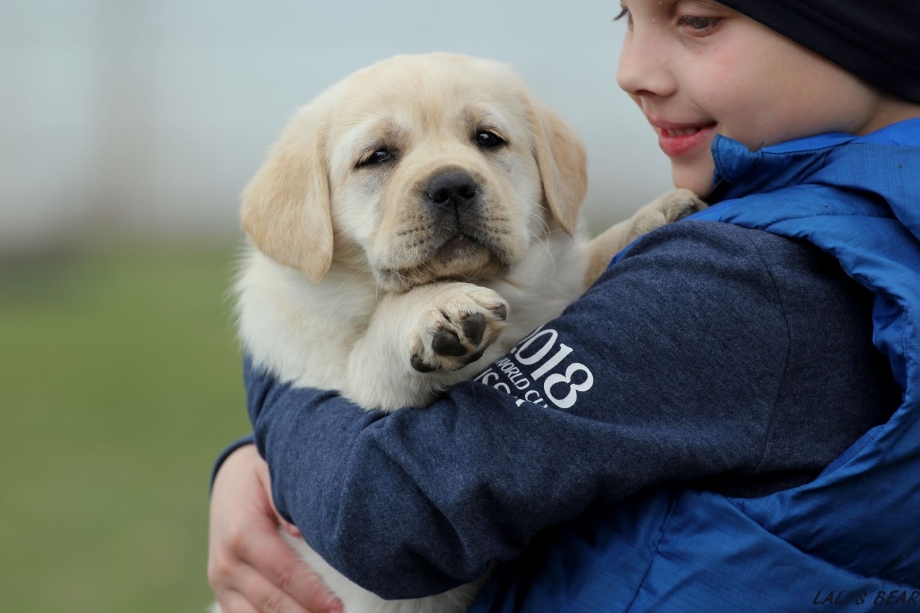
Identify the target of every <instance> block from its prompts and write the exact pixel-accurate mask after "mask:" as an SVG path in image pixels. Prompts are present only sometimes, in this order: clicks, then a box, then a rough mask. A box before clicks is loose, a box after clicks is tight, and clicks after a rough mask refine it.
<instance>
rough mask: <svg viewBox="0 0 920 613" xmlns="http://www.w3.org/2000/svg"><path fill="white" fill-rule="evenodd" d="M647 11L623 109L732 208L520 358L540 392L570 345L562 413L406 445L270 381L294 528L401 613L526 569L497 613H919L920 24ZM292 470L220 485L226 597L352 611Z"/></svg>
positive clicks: (275, 448)
mask: <svg viewBox="0 0 920 613" xmlns="http://www.w3.org/2000/svg"><path fill="white" fill-rule="evenodd" d="M623 9H624V11H623V15H622V16H623V17H625V18H627V20H628V28H629V32H628V34H627V36H626V39H625V43H624V48H623V55H622V59H621V65H620V71H619V74H618V80H619V83H620V85H621V86H622V87H623V89H624V90H626V91H627V93H628V94H629V95H630V96H631V97H632V98H633V99H634V100H635V101H636V103H637V104H638V105H639V106H640V108H641V109H642V111H643V113H644V114H645V115H646V117H647V118H648V120H649V122H650V123H651V125H652V127H653V128H654V129H655V131H656V133H657V134H658V138H659V143H660V144H661V148H662V150H663V151H664V153H665V154H666V155H668V156H669V158H670V159H671V162H672V169H673V178H674V183H675V185H676V186H677V187H687V188H691V189H693V190H695V191H696V192H697V193H699V194H709V196H708V200H709V201H710V203H711V204H712V205H713V206H712V207H711V208H710V209H709V210H707V211H704V212H703V213H701V214H698V215H697V216H694V217H692V218H690V219H689V220H685V221H683V222H680V223H678V224H673V225H671V226H667V227H664V228H662V229H659V230H657V231H655V232H653V233H651V234H649V235H647V236H646V237H644V238H643V239H640V241H637V242H636V243H635V244H634V245H633V246H632V247H631V248H630V249H628V250H627V251H626V253H625V254H622V255H621V256H620V257H619V258H618V259H617V260H616V261H615V263H614V264H613V265H612V266H611V268H610V269H609V270H608V271H607V273H606V274H605V275H604V276H603V277H602V278H601V279H600V280H599V281H598V283H597V284H596V285H595V286H594V287H593V288H592V289H591V290H589V291H588V292H587V293H586V294H585V296H584V297H583V298H582V299H580V300H579V301H578V302H576V303H575V304H574V305H572V307H571V308H569V309H568V310H567V311H566V312H565V313H564V314H563V315H562V316H561V317H560V318H558V319H557V320H554V321H553V322H550V323H549V324H547V326H545V328H544V329H543V330H544V331H545V330H549V331H551V334H550V333H546V334H543V335H542V336H539V335H538V336H537V337H534V338H533V339H530V341H529V342H530V343H531V345H529V346H528V347H527V348H526V350H525V347H524V346H523V344H522V345H521V346H520V349H519V351H518V354H517V356H516V357H515V356H511V357H510V358H509V359H511V360H513V361H515V366H516V368H518V369H519V370H520V371H521V372H523V373H524V375H525V376H530V377H531V378H532V379H536V377H533V376H532V375H534V372H533V371H534V370H535V369H538V368H540V367H541V366H544V365H545V364H544V363H543V362H539V363H536V364H532V365H528V364H525V363H524V362H528V361H529V360H527V359H525V360H524V361H523V362H522V361H521V360H520V359H519V358H520V357H521V354H522V353H524V354H526V355H527V356H528V357H532V356H533V355H534V353H532V352H535V351H536V350H537V349H538V348H540V347H543V346H544V345H545V346H546V347H547V352H548V355H556V353H554V352H555V351H556V349H557V348H559V347H561V344H562V343H564V344H565V345H566V346H567V348H569V349H570V352H569V353H568V354H567V355H568V356H569V357H568V358H567V359H566V360H560V361H559V363H558V364H557V365H556V366H555V367H553V368H550V369H548V370H547V369H546V368H544V370H546V372H545V373H543V374H541V377H543V379H542V381H541V385H542V384H543V383H544V382H545V385H546V387H541V389H544V390H545V391H546V396H547V397H549V398H550V399H551V400H552V399H553V398H557V399H560V400H565V402H564V403H563V404H564V405H565V406H564V407H563V404H558V403H557V404H556V406H554V405H553V403H552V402H547V403H546V405H545V406H541V405H537V404H531V403H529V402H524V403H520V402H519V399H518V398H515V397H514V396H510V395H508V394H506V393H505V392H503V391H499V390H498V389H496V388H495V387H492V386H486V385H483V384H482V383H475V382H471V383H466V384H462V385H458V386H456V387H455V388H454V389H452V390H451V391H450V393H449V394H448V395H447V397H446V398H444V399H443V400H439V401H438V402H437V403H435V405H434V406H432V407H431V408H430V409H427V410H424V411H398V412H396V413H394V414H392V415H390V416H388V417H386V418H384V419H380V418H379V416H374V415H369V414H367V413H364V412H362V411H360V410H359V409H357V408H356V407H354V406H352V405H350V404H349V403H347V402H346V401H344V400H342V399H340V398H337V397H335V396H332V395H330V394H323V393H319V392H315V391H312V390H292V389H290V388H287V387H285V386H279V385H276V384H274V382H272V381H269V380H266V379H264V378H263V377H261V376H260V375H259V374H258V373H255V372H252V371H251V370H250V371H248V372H247V374H246V376H247V389H248V392H249V398H250V415H251V417H252V418H253V423H254V431H255V441H256V443H257V444H258V445H259V449H260V451H261V452H262V454H263V455H265V457H266V458H267V460H268V465H269V466H271V469H272V486H273V488H274V495H275V500H276V501H278V503H279V510H280V512H281V514H282V515H283V516H285V517H289V518H293V519H294V520H295V522H296V524H297V525H298V526H299V527H300V529H301V530H302V531H303V533H304V535H305V536H306V538H307V540H308V541H309V542H310V543H311V545H312V546H313V547H314V548H315V549H316V550H317V551H319V552H320V553H321V554H322V555H323V557H324V558H326V559H327V560H329V561H330V562H332V563H333V565H335V566H337V567H338V568H339V570H341V571H342V572H343V573H345V574H346V575H347V576H349V577H350V578H351V579H353V580H354V581H356V582H357V583H359V584H361V585H364V586H366V587H368V588H369V589H371V590H373V591H375V592H378V593H380V594H381V595H383V596H384V597H389V598H409V597H416V596H421V595H426V594H432V593H437V592H440V591H443V590H446V589H448V588H451V587H454V586H456V585H459V584H461V583H464V582H468V581H471V580H473V579H475V578H476V577H478V576H480V575H481V574H482V573H483V572H484V571H485V569H486V567H487V566H488V564H489V563H491V562H495V561H497V562H499V563H500V564H499V565H498V567H497V569H496V571H495V573H494V574H493V576H492V578H491V579H490V581H489V582H488V583H487V584H486V586H485V587H484V589H483V591H482V593H481V594H480V597H479V598H478V599H477V601H476V603H475V604H474V605H473V607H472V610H475V611H490V612H498V611H502V612H504V611H536V612H542V611H553V612H558V611H626V610H629V611H634V612H637V611H655V612H661V611H679V612H686V611H707V612H718V611H726V612H729V611H730V612H736V611H803V610H807V609H810V608H811V607H814V606H819V605H831V606H834V608H835V610H848V609H849V608H855V609H861V608H862V607H865V606H872V605H882V604H885V605H889V606H890V605H904V606H910V605H914V606H920V531H918V530H917V529H916V527H917V525H920V488H918V487H917V486H916V482H917V480H916V475H917V474H920V63H918V58H920V37H918V36H917V34H916V32H917V29H916V24H917V23H920V5H918V4H917V3H916V2H914V0H882V1H878V2H871V3H870V2H865V1H864V0H795V1H791V0H782V1H780V0H776V1H765V0H725V2H723V3H717V2H714V1H711V0H693V1H690V0H625V1H624V2H623ZM525 342H527V341H525ZM534 343H539V346H538V345H535V344H534ZM586 371H587V372H589V373H590V382H591V383H590V384H588V380H589V379H588V377H587V376H586V375H585V374H584V373H585V372H586ZM493 372H498V373H499V374H498V375H497V376H501V373H500V372H499V371H498V370H497V369H496V370H495V371H493ZM579 373H581V374H579ZM550 380H552V385H550ZM508 388H510V389H514V387H513V386H508ZM572 394H574V396H572ZM569 400H571V401H572V402H571V403H570V402H569ZM560 407H563V408H560ZM311 432H323V433H324V435H323V436H322V437H320V436H313V437H310V433H311ZM308 439H309V443H308V442H307V441H308ZM420 441H422V442H423V444H420V443H419V442H420ZM457 466H460V467H462V468H461V470H460V472H457V470H456V469H455V467H457ZM264 471H265V468H264V464H263V463H262V462H261V460H259V459H258V456H257V455H256V452H255V450H254V449H253V447H252V446H251V445H249V446H244V447H242V448H240V449H238V450H236V451H235V452H233V453H232V454H231V455H230V456H229V458H228V459H227V460H226V462H225V463H224V464H223V466H222V468H221V469H220V472H219V474H218V476H217V478H216V480H215V484H214V493H213V496H214V500H215V503H214V505H213V508H214V511H212V546H211V549H212V551H211V564H210V567H211V582H212V586H213V587H214V588H215V591H216V592H217V594H218V598H219V599H220V600H221V603H222V605H223V606H224V611H225V612H227V613H234V612H235V611H254V610H284V611H305V610H310V611H320V610H329V609H330V607H332V606H334V600H330V601H327V600H326V598H327V597H328V594H326V593H325V592H324V591H323V590H322V589H321V588H320V587H318V586H317V585H316V583H315V580H314V579H313V578H311V577H310V576H309V573H308V571H305V570H304V569H302V568H298V567H297V565H296V563H294V562H291V561H290V558H289V557H285V555H287V554H285V553H283V550H282V546H281V545H280V541H279V540H277V538H276V537H275V536H274V535H273V534H272V520H273V517H274V516H273V514H272V510H271V506H270V504H269V503H268V502H267V497H266V494H265V491H264V490H263V489H262V485H261V483H263V482H265V481H267V479H265V478H264V474H265V473H264ZM393 492H400V493H401V494H400V495H399V496H398V497H397V496H394V494H393ZM253 500H257V501H261V506H252V504H251V501H253ZM244 502H248V503H249V504H242V503H244ZM228 508H231V509H232V508H236V509H238V510H237V511H233V512H230V513H229V514H228V515H227V516H224V515H221V513H226V512H227V511H226V509H228ZM222 509H223V510H222ZM234 525H236V526H241V527H242V528H241V529H239V530H236V531H234V530H233V529H232V526H234ZM247 527H248V528H251V530H252V532H251V533H248V534H247V530H246V529H247ZM356 542H358V543H361V546H360V547H353V546H350V545H349V544H350V543H356ZM268 603H273V604H271V605H269V604H268ZM298 603H300V604H298ZM234 607H236V608H234ZM304 607H307V608H304Z"/></svg>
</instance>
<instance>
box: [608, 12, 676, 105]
mask: <svg viewBox="0 0 920 613" xmlns="http://www.w3.org/2000/svg"><path fill="white" fill-rule="evenodd" d="M665 44H666V43H665V42H663V41H658V40H655V34H654V32H650V31H646V30H645V29H644V28H640V27H639V24H636V25H634V26H633V29H632V31H630V32H629V33H628V34H627V35H626V38H625V39H624V41H623V49H622V51H621V52H620V65H619V68H618V69H617V84H618V85H619V86H620V88H621V89H622V90H623V91H625V92H626V93H627V94H629V95H630V96H634V97H643V96H661V97H666V96H670V95H671V94H673V93H675V91H676V90H677V83H676V81H675V80H674V75H673V74H672V72H671V70H670V66H669V64H668V58H667V53H666V50H665V49H664V46H665Z"/></svg>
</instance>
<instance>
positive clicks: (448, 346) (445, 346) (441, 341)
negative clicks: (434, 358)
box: [431, 329, 466, 356]
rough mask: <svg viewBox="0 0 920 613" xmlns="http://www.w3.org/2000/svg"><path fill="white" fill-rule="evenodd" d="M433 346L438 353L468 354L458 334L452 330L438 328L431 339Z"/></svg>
mask: <svg viewBox="0 0 920 613" xmlns="http://www.w3.org/2000/svg"><path fill="white" fill-rule="evenodd" d="M431 348H432V349H434V352H435V353H437V354H438V355H454V356H459V355H466V347H464V346H463V345H462V344H461V343H460V339H459V338H457V335H456V334H454V333H453V332H452V331H450V330H443V329H442V330H438V331H437V332H435V333H434V338H433V339H432V340H431Z"/></svg>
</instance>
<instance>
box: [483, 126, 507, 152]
mask: <svg viewBox="0 0 920 613" xmlns="http://www.w3.org/2000/svg"><path fill="white" fill-rule="evenodd" d="M476 144H477V145H479V146H480V147H482V148H483V149H494V148H495V147H498V146H499V145H504V144H505V141H504V140H502V138H501V137H500V136H498V135H497V134H495V133H494V132H489V131H488V130H483V131H481V132H479V133H478V134H477V135H476Z"/></svg>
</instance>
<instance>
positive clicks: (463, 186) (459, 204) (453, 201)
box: [424, 170, 482, 214]
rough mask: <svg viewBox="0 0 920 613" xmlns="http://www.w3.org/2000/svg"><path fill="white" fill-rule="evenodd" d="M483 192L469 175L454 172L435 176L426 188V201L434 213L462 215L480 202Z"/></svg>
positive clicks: (462, 172)
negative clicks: (465, 210)
mask: <svg viewBox="0 0 920 613" xmlns="http://www.w3.org/2000/svg"><path fill="white" fill-rule="evenodd" d="M481 193H482V190H481V189H480V188H479V184H478V183H476V180H475V179H473V177H471V176H470V175H469V173H467V172H465V171H462V170H452V171H448V172H442V173H438V174H436V175H434V176H433V177H432V178H431V179H430V180H429V181H428V185H427V186H426V187H425V193H424V196H425V199H426V200H427V203H428V205H429V206H430V207H432V208H433V209H434V212H451V213H453V212H454V211H456V212H457V213H460V214H462V213H463V212H464V211H463V210H464V209H468V208H470V207H471V206H473V205H475V204H477V203H478V201H479V196H480V194H481Z"/></svg>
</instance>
